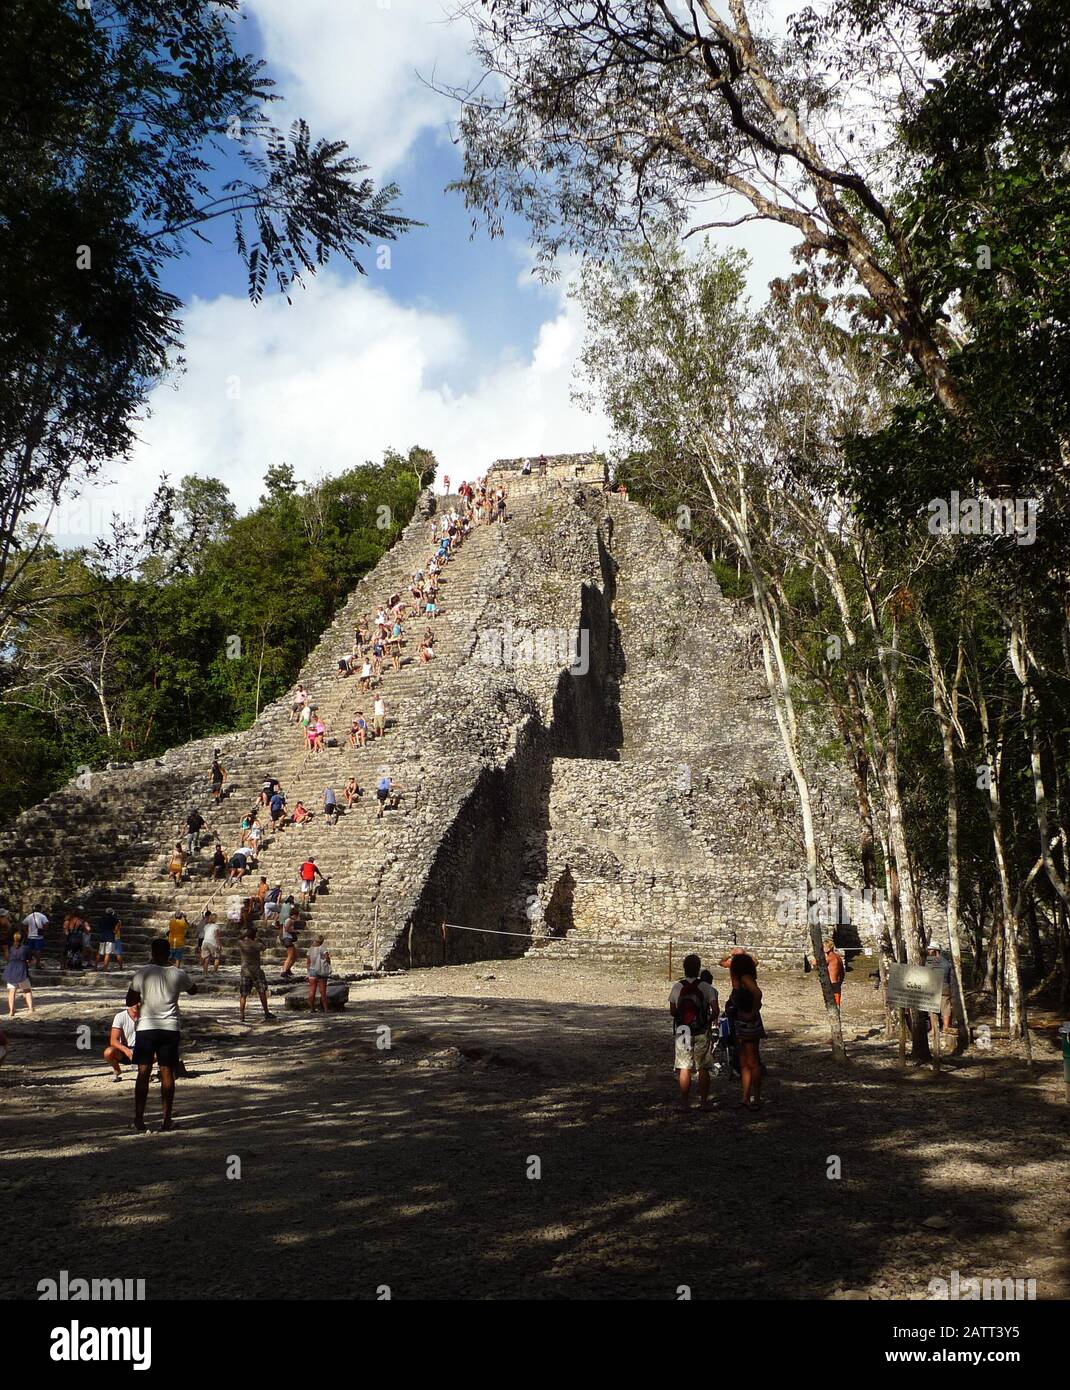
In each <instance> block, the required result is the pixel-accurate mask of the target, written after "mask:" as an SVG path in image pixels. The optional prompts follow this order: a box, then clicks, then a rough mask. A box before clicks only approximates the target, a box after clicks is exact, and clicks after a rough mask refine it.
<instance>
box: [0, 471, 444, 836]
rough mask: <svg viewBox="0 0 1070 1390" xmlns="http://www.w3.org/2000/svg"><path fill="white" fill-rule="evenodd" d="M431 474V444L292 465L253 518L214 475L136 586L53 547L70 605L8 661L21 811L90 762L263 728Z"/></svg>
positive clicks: (11, 773) (53, 610) (48, 575)
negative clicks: (309, 471) (317, 471)
mask: <svg viewBox="0 0 1070 1390" xmlns="http://www.w3.org/2000/svg"><path fill="white" fill-rule="evenodd" d="M434 469H435V460H434V455H433V454H432V453H431V452H430V451H429V450H427V449H424V448H420V447H415V448H413V449H410V450H409V452H408V454H401V453H398V452H396V451H394V450H389V451H388V452H387V454H386V457H385V459H384V461H383V463H382V464H378V465H377V464H371V463H366V464H364V465H362V466H360V467H358V468H353V469H350V470H349V471H347V472H345V473H342V474H340V475H339V476H337V477H333V478H329V479H325V480H323V481H320V482H317V483H315V484H313V485H311V486H308V487H305V486H302V485H301V484H298V483H297V482H296V481H295V480H294V477H293V471H292V469H289V468H287V467H286V466H285V465H283V466H281V467H275V468H271V469H269V470H268V473H267V475H266V492H265V495H264V497H263V498H262V499H261V502H260V504H259V506H258V507H257V508H256V509H255V510H254V511H252V512H250V513H249V514H248V515H246V516H242V517H238V516H236V514H235V509H234V506H233V504H232V503H231V501H230V498H229V496H228V494H227V490H226V488H225V487H224V486H223V485H222V484H221V483H219V482H218V481H217V480H215V479H205V478H194V477H188V478H184V479H183V480H182V482H181V484H180V485H179V487H178V489H177V497H178V499H179V506H178V508H177V511H176V518H175V522H174V525H173V527H172V530H171V533H170V536H169V541H168V545H169V547H170V549H169V551H168V554H167V555H166V556H164V557H161V556H156V557H154V558H153V559H152V560H151V561H149V562H146V563H145V564H144V565H143V566H142V568H141V571H140V573H138V574H137V575H136V576H135V577H129V576H126V575H118V576H115V575H112V574H109V573H108V572H107V570H106V568H105V567H103V566H102V565H101V564H100V562H99V560H98V557H96V556H95V555H94V554H92V553H90V552H87V551H80V552H68V553H65V554H58V553H56V552H54V551H52V550H51V549H49V548H47V547H45V548H43V549H42V550H41V551H40V552H39V555H38V557H37V559H36V561H35V564H36V566H37V568H38V570H39V571H40V573H39V575H37V576H36V578H37V579H38V580H39V581H40V582H41V583H42V584H47V585H48V587H49V588H50V590H51V592H53V593H54V594H55V595H56V596H57V597H56V598H55V600H54V601H53V602H52V603H50V604H49V605H47V606H43V607H40V608H35V609H33V610H32V612H31V613H30V615H29V616H28V617H27V618H26V620H25V621H24V622H23V623H22V624H21V625H20V627H19V628H18V629H17V630H16V632H15V634H14V636H13V638H12V641H11V643H10V645H9V648H8V650H7V652H6V655H5V660H4V661H3V663H0V695H2V699H0V752H3V753H6V754H7V755H8V756H6V757H4V758H3V763H2V770H0V788H2V793H0V794H2V795H3V798H4V805H5V807H6V808H7V810H8V811H9V813H14V812H16V811H17V810H19V809H20V808H21V807H23V806H25V805H27V804H30V803H32V802H34V801H37V800H39V799H40V798H41V797H43V796H45V795H47V793H48V792H49V791H51V790H52V789H53V788H54V787H56V786H57V785H59V784H61V783H62V782H63V781H64V780H66V779H67V778H68V777H70V776H71V775H73V773H74V772H75V771H76V769H77V768H78V767H79V766H81V765H82V764H88V765H91V766H92V765H98V764H100V763H101V762H103V761H104V760H107V759H113V760H119V761H129V760H133V759H137V758H145V757H151V756H154V755H156V754H158V753H160V752H162V751H163V750H165V749H167V748H169V747H172V746H174V745H175V744H178V743H182V742H184V741H186V740H188V739H193V738H200V737H204V736H207V735H209V734H213V733H222V732H225V731H228V730H232V729H237V728H243V727H245V726H247V725H248V724H250V723H251V722H252V721H253V719H254V718H255V717H256V714H257V712H258V710H259V709H262V708H263V707H264V706H265V705H266V704H268V703H270V702H271V701H272V700H275V699H277V698H279V696H280V695H282V694H283V693H284V691H285V690H286V689H288V688H289V687H290V686H291V685H292V684H293V681H294V679H295V678H296V676H297V672H298V670H299V669H300V666H301V664H302V662H303V661H304V659H305V657H306V656H307V654H308V652H309V651H310V650H311V648H312V647H313V646H314V645H315V643H316V642H317V641H318V639H319V636H320V633H321V632H322V631H323V629H324V628H325V627H326V626H327V624H328V623H329V622H330V620H331V617H332V615H333V614H334V613H335V611H336V610H337V608H338V607H339V605H340V604H341V603H342V602H343V601H344V599H345V597H346V596H347V594H348V593H349V592H350V590H351V589H352V588H353V586H354V585H355V584H356V582H357V581H358V580H359V579H360V577H361V576H362V575H363V574H365V573H367V571H368V570H370V569H372V568H373V567H374V566H375V565H376V563H377V562H378V560H379V559H380V557H381V556H382V555H383V553H384V552H385V551H386V550H387V549H388V548H389V547H390V546H391V545H392V544H393V543H394V541H395V540H396V539H397V537H398V535H399V534H400V532H401V530H402V529H403V528H404V526H405V525H406V524H407V523H408V521H409V520H410V519H411V517H412V515H413V511H414V508H415V505H416V501H417V498H418V496H419V494H420V490H421V487H422V486H424V485H425V484H426V482H427V481H428V480H429V478H430V477H433V475H434ZM109 726H110V727H109Z"/></svg>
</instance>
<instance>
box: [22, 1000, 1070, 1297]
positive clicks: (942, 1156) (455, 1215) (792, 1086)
mask: <svg viewBox="0 0 1070 1390" xmlns="http://www.w3.org/2000/svg"><path fill="white" fill-rule="evenodd" d="M219 1019H220V1022H219V1024H217V1025H215V1026H213V1025H212V1023H211V1020H209V1019H204V1020H203V1021H201V1022H197V1023H194V1024H193V1025H192V1026H191V1027H190V1029H189V1041H190V1043H191V1044H195V1045H191V1046H190V1048H189V1049H188V1054H187V1064H188V1066H189V1069H190V1071H191V1073H193V1075H192V1076H191V1077H190V1078H189V1079H188V1080H186V1081H184V1082H180V1085H179V1097H178V1107H177V1115H178V1117H179V1120H180V1124H181V1127H180V1128H179V1129H178V1130H177V1131H176V1132H175V1133H173V1134H170V1135H161V1134H152V1135H149V1136H136V1137H135V1136H133V1135H130V1134H128V1133H126V1132H125V1127H126V1125H127V1124H128V1120H129V1108H130V1106H131V1104H132V1089H133V1087H132V1081H131V1082H128V1083H124V1084H123V1085H122V1086H118V1085H115V1086H113V1085H111V1084H109V1083H107V1078H106V1076H104V1075H99V1080H100V1083H102V1084H98V1083H97V1075H98V1074H99V1069H95V1068H94V1065H93V1064H92V1063H91V1062H90V1061H89V1060H84V1061H83V1062H82V1070H81V1073H80V1074H81V1075H82V1076H83V1077H84V1078H86V1079H85V1080H83V1081H82V1082H81V1083H80V1084H79V1086H78V1087H77V1088H76V1093H75V1094H74V1095H72V1096H68V1097H66V1098H62V1097H60V1096H59V1095H58V1094H57V1093H56V1092H55V1091H49V1090H45V1091H43V1092H41V1093H40V1094H39V1095H38V1096H37V1097H36V1099H37V1104H38V1107H44V1108H38V1109H36V1110H35V1111H34V1112H33V1113H32V1114H30V1113H29V1112H27V1111H25V1110H23V1111H20V1113H19V1114H18V1115H15V1116H12V1117H11V1118H12V1119H13V1120H14V1121H15V1123H14V1124H13V1125H11V1126H9V1127H8V1128H9V1138H8V1143H7V1145H6V1149H5V1153H4V1155H3V1162H2V1166H0V1173H2V1174H3V1176H4V1178H5V1181H6V1183H8V1184H10V1185H11V1186H10V1187H9V1188H8V1190H9V1192H10V1194H11V1195H12V1196H16V1197H17V1200H18V1202H19V1205H20V1207H21V1208H22V1209H23V1210H31V1209H33V1210H35V1211H36V1212H37V1215H36V1216H35V1218H34V1222H33V1233H32V1238H31V1240H30V1241H29V1242H28V1243H27V1244H26V1245H25V1246H24V1248H23V1253H22V1254H21V1256H20V1258H19V1260H18V1261H17V1263H16V1262H14V1261H13V1262H12V1264H11V1265H9V1267H8V1269H7V1271H6V1273H5V1276H4V1277H3V1278H2V1279H0V1287H2V1288H3V1289H4V1292H5V1293H6V1294H7V1295H8V1296H14V1297H23V1298H25V1297H32V1296H33V1295H34V1290H35V1287H36V1283H37V1281H38V1280H39V1279H41V1278H45V1277H56V1272H57V1271H58V1270H60V1269H64V1268H65V1269H68V1270H70V1271H72V1273H74V1272H77V1273H79V1274H83V1275H86V1276H101V1277H104V1276H117V1275H118V1274H119V1273H122V1274H123V1275H124V1276H129V1277H134V1278H144V1279H145V1280H146V1281H147V1291H148V1296H149V1297H150V1298H162V1297H198V1296H202V1297H203V1296H212V1297H224V1298H233V1297H246V1298H250V1297H252V1298H255V1297H269V1296H270V1297H278V1296H280V1295H283V1294H285V1295H286V1296H289V1297H339V1298H346V1297H368V1298H374V1297H376V1296H377V1291H378V1290H379V1289H380V1287H381V1286H383V1285H387V1286H389V1288H390V1290H391V1295H392V1296H393V1297H395V1298H405V1297H414V1298H443V1297H446V1298H532V1297H534V1298H589V1299H600V1298H654V1299H657V1298H665V1299H672V1298H676V1297H678V1296H679V1295H678V1290H679V1289H680V1286H684V1285H686V1286H687V1287H688V1288H689V1289H690V1290H691V1296H692V1297H694V1298H749V1297H762V1298H793V1299H795V1298H801V1299H806V1298H823V1297H828V1296H829V1295H831V1294H833V1293H835V1292H836V1291H837V1290H838V1289H866V1288H870V1287H872V1286H874V1285H876V1293H877V1296H887V1297H904V1296H914V1297H919V1296H924V1295H925V1291H926V1286H927V1283H928V1280H929V1279H930V1278H933V1277H936V1276H938V1277H942V1278H945V1279H946V1278H949V1277H950V1274H951V1271H953V1270H955V1269H958V1270H960V1271H961V1272H962V1274H963V1276H964V1277H965V1276H966V1275H974V1276H976V1275H981V1274H991V1275H993V1276H994V1277H1007V1276H1011V1277H1016V1276H1017V1277H1025V1276H1027V1275H1028V1273H1029V1272H1030V1270H1029V1268H1028V1267H1027V1266H1028V1262H1029V1260H1030V1259H1032V1258H1033V1257H1034V1256H1036V1257H1038V1258H1039V1259H1040V1261H1041V1264H1042V1265H1043V1270H1044V1271H1046V1280H1047V1282H1046V1284H1045V1280H1042V1279H1039V1277H1038V1283H1040V1285H1041V1286H1040V1287H1039V1288H1038V1296H1039V1297H1045V1296H1048V1297H1052V1296H1059V1294H1058V1288H1057V1281H1058V1279H1059V1278H1060V1277H1061V1278H1062V1279H1064V1280H1065V1275H1066V1272H1067V1271H1066V1265H1065V1258H1066V1251H1065V1249H1060V1248H1059V1247H1058V1244H1057V1241H1058V1239H1059V1237H1058V1234H1057V1231H1056V1229H1055V1228H1056V1227H1058V1226H1060V1225H1061V1224H1063V1223H1062V1221H1061V1218H1062V1217H1065V1207H1064V1208H1063V1209H1062V1211H1061V1212H1059V1211H1056V1210H1055V1209H1054V1208H1053V1207H1049V1211H1048V1220H1049V1228H1048V1230H1047V1231H1045V1230H1044V1227H1043V1217H1042V1211H1043V1206H1044V1196H1043V1190H1042V1188H1043V1184H1041V1189H1038V1190H1033V1189H1032V1188H1030V1189H1029V1191H1028V1193H1026V1188H1027V1187H1028V1186H1029V1181H1030V1179H1031V1177H1032V1176H1033V1169H1034V1167H1035V1166H1036V1165H1041V1166H1043V1165H1050V1170H1049V1169H1045V1171H1046V1172H1047V1171H1050V1176H1051V1193H1053V1194H1055V1200H1056V1201H1062V1202H1065V1191H1066V1183H1067V1169H1066V1159H1065V1148H1066V1136H1067V1132H1068V1128H1070V1125H1068V1121H1067V1115H1066V1112H1065V1111H1063V1110H1062V1109H1060V1108H1059V1107H1057V1105H1056V1104H1055V1103H1054V1101H1053V1100H1052V1099H1051V1096H1052V1094H1053V1093H1052V1092H1050V1091H1045V1092H1041V1091H1036V1090H1026V1089H1023V1088H1021V1087H1020V1086H1019V1085H1018V1084H1017V1083H1016V1082H1015V1081H1014V1080H1013V1078H1012V1077H1009V1078H1008V1079H1001V1078H1000V1077H999V1076H998V1075H997V1076H996V1077H995V1078H993V1076H992V1075H989V1076H988V1078H987V1079H986V1080H983V1081H982V1080H981V1079H980V1078H979V1077H968V1076H966V1075H964V1074H959V1075H952V1074H947V1075H945V1076H943V1077H942V1078H939V1079H935V1080H932V1081H929V1082H926V1083H924V1085H923V1086H919V1085H918V1084H917V1083H916V1081H909V1080H905V1079H901V1078H900V1077H899V1075H898V1074H897V1073H896V1072H895V1071H894V1069H889V1067H888V1065H887V1063H886V1061H885V1060H884V1057H885V1056H886V1053H882V1054H879V1055H878V1054H877V1053H874V1055H873V1056H868V1055H860V1056H858V1057H857V1058H856V1060H854V1061H853V1062H852V1064H851V1068H850V1071H849V1074H848V1078H847V1080H844V1079H843V1078H842V1074H841V1073H840V1072H838V1071H836V1070H835V1068H834V1067H833V1064H832V1063H831V1061H830V1060H829V1059H828V1057H827V1055H826V1048H825V1045H824V1043H823V1041H822V1040H820V1039H819V1038H818V1037H816V1036H815V1037H814V1038H813V1039H812V1040H811V1039H808V1038H806V1037H801V1036H799V1033H796V1034H794V1035H783V1036H781V1037H777V1036H773V1037H771V1038H770V1040H769V1042H768V1044H767V1047H766V1055H767V1059H768V1062H769V1074H768V1077H767V1095H768V1098H769V1104H768V1105H767V1107H766V1108H765V1109H764V1110H763V1111H762V1112H760V1113H759V1114H750V1113H747V1112H744V1111H742V1110H740V1109H738V1108H736V1100H737V1094H736V1090H735V1088H734V1086H732V1087H730V1086H729V1084H728V1083H727V1081H721V1082H719V1083H717V1084H716V1085H715V1088H714V1093H715V1097H716V1106H715V1108H714V1110H713V1111H712V1112H710V1113H705V1114H699V1113H696V1114H694V1115H693V1116H691V1117H687V1118H679V1117H676V1116H675V1115H674V1114H673V1112H672V1109H671V1100H672V1096H673V1074H672V1071H671V1039H670V1036H669V1028H668V1023H667V1021H663V1020H662V1018H661V1017H660V1016H659V1015H658V1014H656V1013H655V1012H654V1011H652V1010H650V1009H646V1008H601V1007H599V1008H597V1009H594V1008H583V1007H579V1006H567V1007H566V1006H561V1005H550V1004H540V1003H523V1002H518V1001H516V1000H512V999H502V998H487V999H480V1000H475V999H452V998H451V999H444V998H443V999H439V998H434V997H432V998H420V999H409V1000H395V999H389V1000H387V999H384V1000H380V1001H375V1000H374V999H370V998H362V999H360V1000H359V1001H357V1002H355V1003H354V1004H351V1005H350V1007H349V1008H348V1009H347V1011H346V1013H345V1014H344V1015H330V1016H328V1017H327V1018H322V1017H316V1018H310V1017H307V1016H304V1017H293V1018H291V1017H287V1019H286V1021H285V1023H283V1024H282V1025H275V1026H274V1027H273V1026H272V1025H267V1024H261V1025H257V1026H256V1027H254V1028H253V1029H251V1030H250V1031H249V1032H248V1033H247V1034H246V1035H245V1036H244V1037H243V1036H241V1035H240V1034H239V1030H237V1029H236V1027H234V1025H235V1024H236V1018H231V1017H230V1015H229V1013H227V1014H224V1013H223V1012H222V1011H221V1012H220V1015H219ZM384 1027H385V1028H388V1029H390V1042H391V1046H390V1047H389V1048H385V1047H379V1046H377V1040H378V1041H382V1040H383V1038H384V1035H383V1034H382V1033H381V1032H380V1031H379V1030H381V1029H382V1028H384ZM59 1046H60V1044H59V1043H56V1044H54V1048H58V1047H59ZM40 1052H41V1050H38V1056H37V1057H35V1060H34V1066H35V1067H46V1068H47V1067H49V1066H51V1067H52V1069H53V1070H54V1063H53V1061H52V1060H50V1059H48V1058H45V1057H43V1056H42V1055H40ZM54 1062H55V1063H59V1062H62V1064H63V1065H64V1066H65V1067H67V1064H69V1063H70V1062H71V1058H70V1053H69V1051H67V1052H65V1053H64V1054H63V1056H62V1058H60V1057H58V1056H57V1057H55V1059H54ZM239 1062H240V1063H250V1064H252V1065H253V1067H254V1068H255V1070H254V1071H253V1072H252V1073H251V1076H250V1079H247V1080H239V1079H237V1078H236V1077H235V1075H234V1069H235V1066H236V1064H238V1063H239ZM72 1070H73V1068H72ZM64 1074H65V1075H66V1074H67V1072H66V1070H65V1072H64ZM90 1078H92V1079H91V1080H90ZM4 1080H5V1081H7V1080H9V1078H8V1077H6V1076H5V1077H4ZM5 1092H6V1094H5V1108H8V1107H9V1106H10V1105H11V1104H12V1103H13V1102H14V1101H15V1100H16V1098H17V1099H18V1100H19V1101H21V1100H22V1099H23V1098H24V1097H25V1096H26V1094H27V1093H26V1092H24V1091H22V1090H19V1091H14V1090H12V1089H8V1088H6V1087H5ZM157 1106H158V1100H157V1098H156V1095H155V1094H154V1095H153V1096H152V1097H151V1098H150V1118H154V1116H155V1112H156V1108H157ZM834 1158H836V1159H838V1160H839V1164H840V1167H841V1171H842V1176H840V1177H830V1176H829V1173H830V1170H831V1169H832V1168H833V1167H834V1166H835V1165H834V1164H833V1159H834ZM236 1160H237V1161H239V1162H240V1168H239V1166H238V1164H237V1163H236ZM949 1164H953V1165H956V1166H953V1167H949ZM238 1172H240V1176H238V1175H236V1174H237V1173H238ZM1015 1172H1018V1173H1019V1174H1024V1175H1026V1181H1025V1182H1023V1181H1017V1182H1014V1181H1009V1175H1013V1174H1014V1173H1015ZM228 1174H230V1176H228ZM1060 1193H1061V1194H1062V1196H1061V1197H1060V1196H1059V1194H1060ZM1050 1200H1051V1199H1050V1198H1049V1201H1050ZM934 1218H935V1220H934ZM926 1222H930V1225H926ZM1060 1261H1062V1262H1064V1263H1060ZM1045 1262H1046V1263H1045ZM1053 1281H1054V1282H1053ZM1063 1290H1064V1291H1065V1283H1064V1284H1063Z"/></svg>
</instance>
